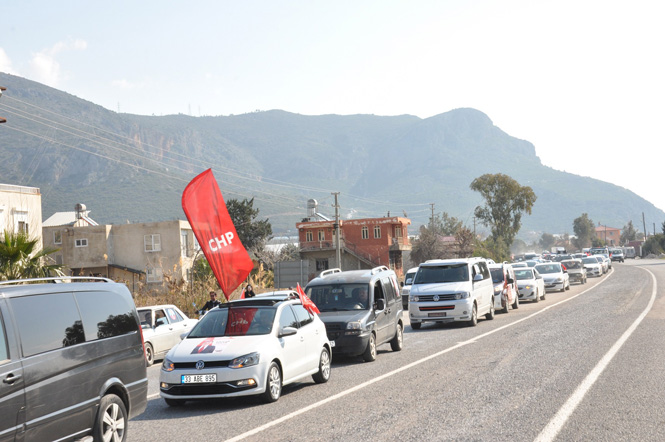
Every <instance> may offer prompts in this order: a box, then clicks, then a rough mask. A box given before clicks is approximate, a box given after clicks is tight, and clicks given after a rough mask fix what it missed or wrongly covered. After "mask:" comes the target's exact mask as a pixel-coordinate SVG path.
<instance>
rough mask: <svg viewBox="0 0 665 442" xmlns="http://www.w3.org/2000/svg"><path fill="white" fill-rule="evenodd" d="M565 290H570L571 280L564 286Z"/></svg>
mask: <svg viewBox="0 0 665 442" xmlns="http://www.w3.org/2000/svg"><path fill="white" fill-rule="evenodd" d="M564 289H565V290H570V282H569V283H568V284H567V285H566V286H565V287H564Z"/></svg>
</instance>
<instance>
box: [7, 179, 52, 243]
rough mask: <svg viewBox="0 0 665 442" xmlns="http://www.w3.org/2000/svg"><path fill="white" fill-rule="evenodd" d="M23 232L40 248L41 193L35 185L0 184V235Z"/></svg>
mask: <svg viewBox="0 0 665 442" xmlns="http://www.w3.org/2000/svg"><path fill="white" fill-rule="evenodd" d="M5 231H7V232H11V233H18V232H25V233H27V234H28V238H30V239H36V240H37V241H38V242H37V245H36V250H41V249H42V244H43V242H42V195H41V193H40V191H39V189H38V188H37V187H25V186H15V185H11V184H0V236H3V235H4V232H5Z"/></svg>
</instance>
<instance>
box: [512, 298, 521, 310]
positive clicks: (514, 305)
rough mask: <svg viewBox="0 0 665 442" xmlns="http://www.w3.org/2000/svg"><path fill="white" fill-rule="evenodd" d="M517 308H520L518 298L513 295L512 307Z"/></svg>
mask: <svg viewBox="0 0 665 442" xmlns="http://www.w3.org/2000/svg"><path fill="white" fill-rule="evenodd" d="M518 308H520V298H518V297H517V296H515V302H513V309H515V310H517V309H518Z"/></svg>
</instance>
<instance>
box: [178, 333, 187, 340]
mask: <svg viewBox="0 0 665 442" xmlns="http://www.w3.org/2000/svg"><path fill="white" fill-rule="evenodd" d="M188 334H189V332H187V333H181V334H180V340H181V341H182V340H183V339H185V338H186V337H187V335H188Z"/></svg>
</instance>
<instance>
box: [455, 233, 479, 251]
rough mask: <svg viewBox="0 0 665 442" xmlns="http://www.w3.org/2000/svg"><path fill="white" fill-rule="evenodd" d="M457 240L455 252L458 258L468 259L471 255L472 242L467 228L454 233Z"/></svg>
mask: <svg viewBox="0 0 665 442" xmlns="http://www.w3.org/2000/svg"><path fill="white" fill-rule="evenodd" d="M455 239H456V240H457V250H458V255H459V256H458V257H459V258H468V257H470V256H471V254H472V253H473V246H474V240H475V238H474V237H473V232H472V231H471V229H469V228H468V227H460V228H458V229H457V232H455Z"/></svg>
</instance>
